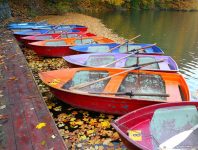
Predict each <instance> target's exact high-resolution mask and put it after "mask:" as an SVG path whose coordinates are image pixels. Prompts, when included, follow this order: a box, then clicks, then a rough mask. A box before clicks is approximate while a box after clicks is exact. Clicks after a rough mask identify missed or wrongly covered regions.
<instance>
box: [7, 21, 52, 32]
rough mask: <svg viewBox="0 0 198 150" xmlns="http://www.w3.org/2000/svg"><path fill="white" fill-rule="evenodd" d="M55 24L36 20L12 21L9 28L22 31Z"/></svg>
mask: <svg viewBox="0 0 198 150" xmlns="http://www.w3.org/2000/svg"><path fill="white" fill-rule="evenodd" d="M50 27H53V25H49V24H47V23H36V22H29V23H11V24H9V25H8V26H7V28H8V29H10V30H12V31H21V30H27V29H33V28H43V29H44V28H50Z"/></svg>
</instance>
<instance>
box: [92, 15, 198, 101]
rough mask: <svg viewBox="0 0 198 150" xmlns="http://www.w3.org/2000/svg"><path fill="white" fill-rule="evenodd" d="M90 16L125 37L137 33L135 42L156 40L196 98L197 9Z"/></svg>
mask: <svg viewBox="0 0 198 150" xmlns="http://www.w3.org/2000/svg"><path fill="white" fill-rule="evenodd" d="M89 15H90V14H89ZM91 15H92V16H94V17H97V18H100V19H101V20H102V22H103V23H104V24H105V25H106V26H107V27H108V28H110V29H112V31H113V32H114V33H117V34H118V35H119V36H122V37H124V38H126V39H131V38H133V37H135V36H136V35H138V34H141V35H142V36H141V37H140V38H138V39H137V40H136V41H135V42H143V43H157V45H158V46H160V47H161V48H162V49H163V50H164V52H165V54H166V55H169V56H171V57H173V59H174V60H175V61H176V62H177V64H178V66H179V69H180V71H179V72H180V73H181V74H183V76H184V77H185V79H186V81H187V83H188V86H189V88H190V91H191V97H192V100H196V99H197V100H198V12H177V11H133V12H113V13H112V12H110V13H105V14H102V13H100V14H91Z"/></svg>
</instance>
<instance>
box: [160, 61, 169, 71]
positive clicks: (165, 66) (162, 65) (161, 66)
mask: <svg viewBox="0 0 198 150" xmlns="http://www.w3.org/2000/svg"><path fill="white" fill-rule="evenodd" d="M158 65H159V67H160V68H162V69H163V70H170V67H169V66H168V64H167V63H166V62H161V63H158Z"/></svg>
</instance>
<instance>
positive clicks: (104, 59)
mask: <svg viewBox="0 0 198 150" xmlns="http://www.w3.org/2000/svg"><path fill="white" fill-rule="evenodd" d="M128 55H129V54H118V53H89V54H79V55H70V56H65V57H63V58H64V59H65V60H66V61H67V63H68V65H69V66H70V67H111V68H112V67H113V68H129V67H133V66H138V64H139V65H140V64H144V63H150V62H155V61H160V60H164V61H163V62H160V63H155V64H152V65H149V66H146V67H143V68H141V69H142V70H152V71H166V72H177V71H178V66H177V64H176V62H175V61H174V60H173V59H172V58H171V57H170V56H162V55H131V56H129V57H127V56H128ZM118 60H120V61H118ZM114 61H117V62H115V63H112V62H114ZM111 63H112V64H111ZM107 64H109V65H108V66H106V65H107Z"/></svg>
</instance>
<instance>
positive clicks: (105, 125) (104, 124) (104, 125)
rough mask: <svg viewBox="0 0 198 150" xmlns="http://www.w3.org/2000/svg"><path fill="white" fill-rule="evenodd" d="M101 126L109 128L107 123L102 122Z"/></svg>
mask: <svg viewBox="0 0 198 150" xmlns="http://www.w3.org/2000/svg"><path fill="white" fill-rule="evenodd" d="M101 126H102V127H103V128H109V127H110V123H109V121H103V122H101Z"/></svg>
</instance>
